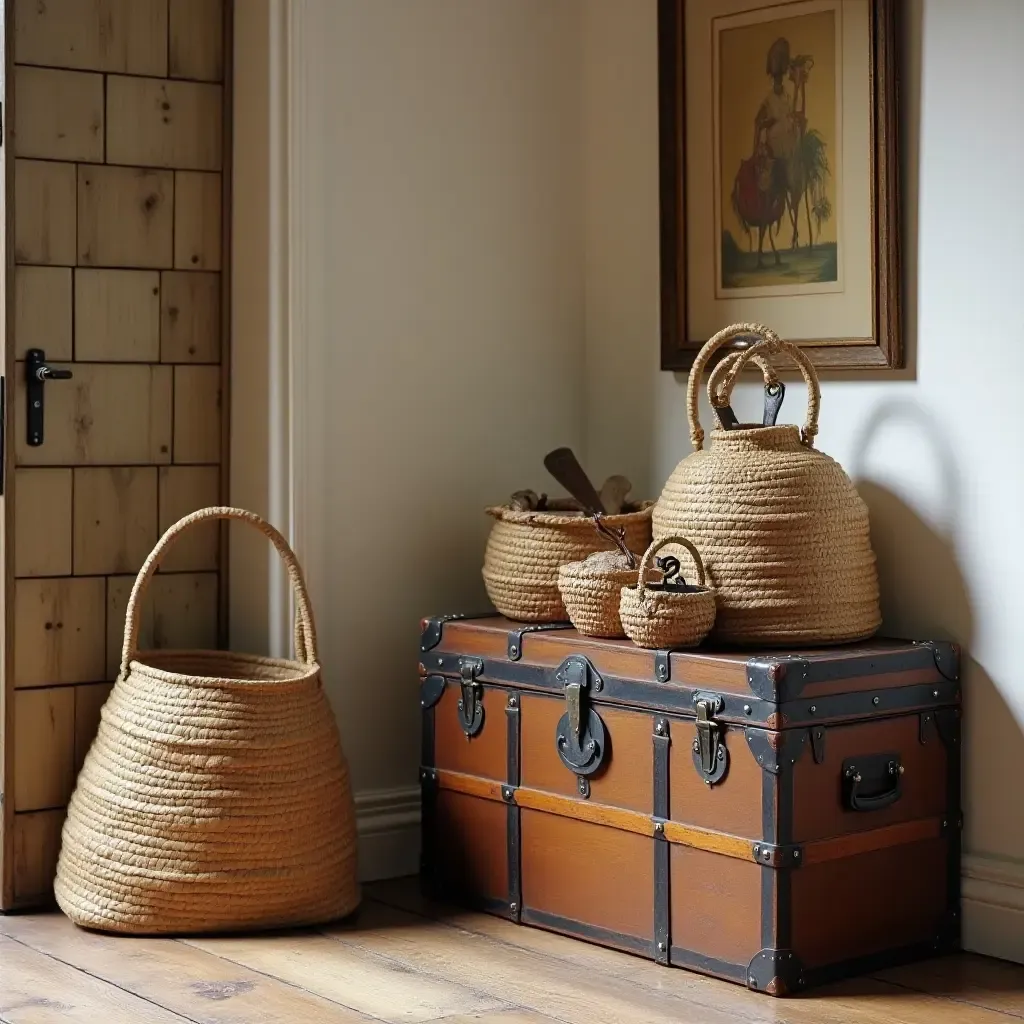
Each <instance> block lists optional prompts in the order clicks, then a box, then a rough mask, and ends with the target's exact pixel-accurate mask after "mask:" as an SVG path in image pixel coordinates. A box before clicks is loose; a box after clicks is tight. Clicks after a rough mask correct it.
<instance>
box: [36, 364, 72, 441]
mask: <svg viewBox="0 0 1024 1024" xmlns="http://www.w3.org/2000/svg"><path fill="white" fill-rule="evenodd" d="M70 379H71V371H70V370H57V369H55V368H54V367H52V366H50V365H48V364H47V362H46V353H45V352H44V351H43V350H42V349H41V348H30V349H29V350H28V351H27V352H26V353H25V390H26V392H27V394H26V398H27V401H26V403H25V407H26V412H27V414H28V430H27V435H26V437H27V440H28V443H29V445H30V447H32V448H37V447H38V446H39V445H41V444H42V443H43V382H44V381H48V380H70Z"/></svg>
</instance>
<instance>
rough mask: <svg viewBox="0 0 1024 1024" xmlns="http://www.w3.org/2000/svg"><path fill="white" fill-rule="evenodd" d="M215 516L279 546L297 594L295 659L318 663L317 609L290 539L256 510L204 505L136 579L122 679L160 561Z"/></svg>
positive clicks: (176, 528)
mask: <svg viewBox="0 0 1024 1024" xmlns="http://www.w3.org/2000/svg"><path fill="white" fill-rule="evenodd" d="M211 519H238V520H240V521H241V522H243V523H249V525H250V526H255V527H256V529H257V530H259V531H260V533H262V534H263V535H264V536H265V537H267V538H269V539H270V541H271V543H272V544H273V545H274V547H275V548H277V551H278V554H279V555H280V556H281V559H282V560H283V561H284V564H285V568H286V569H287V570H288V579H289V580H290V582H291V585H292V592H293V593H294V595H295V659H296V661H301V662H303V663H304V664H306V665H315V664H316V663H317V646H316V625H315V623H314V621H313V611H312V609H311V608H310V604H309V593H308V592H307V590H306V581H305V579H304V578H303V575H302V569H301V568H300V566H299V562H298V559H297V558H296V557H295V552H294V551H292V549H291V547H290V546H289V544H288V541H286V540H285V539H284V537H283V536H282V535H281V533H280V532H279V531H278V530H276V529H275V528H274V527H273V526H271V525H270V523H268V522H267V521H266V520H265V519H262V518H261V517H260V516H258V515H256V513H255V512H247V511H246V510H245V509H240V508H226V507H221V506H217V507H213V508H203V509H200V510H199V511H198V512H191V513H189V515H187V516H185V517H184V518H183V519H179V520H178V522H176V523H175V524H174V525H173V526H171V527H169V528H168V529H167V531H166V532H165V533H164V535H163V536H162V537H161V538H160V539H159V540H158V541H157V542H156V547H154V548H153V550H152V551H151V552H150V553H149V557H148V558H147V559H146V561H145V562H144V563H143V565H142V568H141V569H140V570H139V574H138V576H137V577H136V578H135V585H134V586H133V587H132V593H131V597H129V598H128V610H127V612H126V613H125V620H124V645H123V647H122V649H121V678H126V677H127V675H128V671H129V669H130V667H131V662H132V659H133V658H134V657H135V655H136V654H137V653H138V642H139V604H140V602H141V601H142V598H143V597H144V596H145V593H146V589H147V588H148V586H149V581H150V579H152V577H153V574H154V573H155V572H156V570H157V567H158V566H159V564H160V560H161V559H162V558H163V556H164V555H165V554H166V553H167V551H168V549H169V548H171V547H172V546H173V544H174V542H175V541H176V540H177V539H178V538H179V537H180V536H181V535H182V534H183V533H184V532H185V531H186V530H188V529H189V528H190V527H192V526H195V525H196V524H197V523H202V522H206V521H207V520H211Z"/></svg>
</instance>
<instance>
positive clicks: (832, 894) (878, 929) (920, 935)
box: [792, 839, 948, 968]
mask: <svg viewBox="0 0 1024 1024" xmlns="http://www.w3.org/2000/svg"><path fill="white" fill-rule="evenodd" d="M947 844H948V841H947V840H946V839H931V840H928V841H926V842H922V843H907V844H905V845H902V846H892V847H889V848H888V849H885V850H876V851H874V852H872V853H866V854H862V855H861V856H859V857H849V858H846V859H844V860H834V861H829V862H828V863H825V864H805V865H804V866H803V867H801V868H798V869H796V870H794V871H793V872H792V900H793V903H792V908H793V910H792V913H793V932H792V935H793V949H794V951H795V952H796V955H797V956H798V957H799V959H800V962H801V963H802V964H803V966H804V967H805V968H811V967H820V966H823V965H825V964H831V963H836V962H838V961H840V960H851V959H854V958H856V957H860V956H866V955H868V954H870V953H876V952H878V951H880V950H884V949H898V948H900V947H903V946H910V945H913V944H915V943H919V942H926V941H929V940H931V939H933V938H935V936H936V935H937V933H938V931H939V927H940V924H941V922H942V918H943V914H944V911H945V909H946V870H947V859H946V855H947Z"/></svg>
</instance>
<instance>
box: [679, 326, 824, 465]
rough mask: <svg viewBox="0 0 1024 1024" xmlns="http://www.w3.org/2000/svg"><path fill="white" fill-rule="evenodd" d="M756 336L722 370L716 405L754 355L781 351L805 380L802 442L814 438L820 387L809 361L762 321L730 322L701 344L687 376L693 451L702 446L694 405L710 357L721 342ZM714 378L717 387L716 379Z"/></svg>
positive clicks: (722, 402) (728, 393) (722, 401)
mask: <svg viewBox="0 0 1024 1024" xmlns="http://www.w3.org/2000/svg"><path fill="white" fill-rule="evenodd" d="M752 334H753V335H756V336H757V337H759V338H760V339H761V340H760V341H758V342H756V343H755V344H753V345H751V346H750V348H748V349H745V350H744V351H742V352H740V353H738V354H737V355H736V357H735V358H734V360H733V361H732V363H731V365H730V366H729V369H728V370H724V371H722V372H723V379H722V386H721V391H720V392H719V393H718V394H717V395H713V400H714V401H715V404H716V405H728V403H729V398H730V396H731V395H732V389H733V386H734V384H735V382H736V377H737V376H738V374H739V373H740V372H741V371H742V369H743V367H744V366H746V364H747V363H748V362H749V361H750V360H752V359H754V357H755V356H759V357H767V356H771V355H773V354H774V353H776V352H785V353H786V355H788V356H789V357H790V358H791V359H792V360H793V361H794V362H795V363H796V364H797V366H799V367H800V372H801V373H802V374H803V377H804V380H805V381H806V382H807V420H806V422H805V423H804V426H803V430H802V438H803V442H804V444H806V445H807V446H808V447H811V446H812V445H813V444H814V438H815V436H816V435H817V433H818V411H819V409H820V407H821V388H820V387H819V385H818V375H817V373H815V371H814V367H813V366H812V365H811V362H810V360H809V359H808V358H807V356H806V355H804V353H803V352H802V351H801V350H800V349H799V348H797V346H796V345H793V344H791V343H790V342H788V341H783V340H782V339H781V338H780V337H779V336H778V335H777V334H776V333H775V332H774V331H773V330H772V329H771V328H770V327H765V326H764V325H763V324H733V325H732V326H731V327H726V328H725V329H724V330H721V331H719V332H718V333H717V334H716V335H715V336H714V337H713V338H710V339H709V340H708V341H707V343H706V344H705V345H704V347H703V348H702V349H701V350H700V352H698V353H697V358H696V359H695V360H694V362H693V367H692V368H691V370H690V379H689V381H688V382H687V386H686V403H687V413H688V415H689V420H690V440H691V442H692V443H693V447H694V450H695V451H700V450H701V448H703V447H704V429H703V428H702V427H701V425H700V410H699V407H698V394H699V389H700V380H701V377H702V376H703V374H704V369H705V368H706V367H707V365H708V362H709V361H710V360H711V357H712V356H713V355H714V354H715V352H717V351H718V349H720V348H721V347H722V346H723V345H725V344H727V343H728V342H730V341H732V340H733V338H739V337H749V336H750V335H752ZM718 379H719V378H717V377H716V378H715V383H716V387H717V381H718Z"/></svg>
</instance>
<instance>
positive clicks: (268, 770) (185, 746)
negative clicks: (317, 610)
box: [55, 508, 359, 934]
mask: <svg viewBox="0 0 1024 1024" xmlns="http://www.w3.org/2000/svg"><path fill="white" fill-rule="evenodd" d="M212 519H235V520H240V521H242V522H246V523H249V524H251V525H252V526H255V527H256V528H257V529H258V530H260V531H261V532H262V533H263V534H264V535H265V536H267V537H268V538H269V539H270V540H271V541H272V542H273V544H274V546H275V547H276V548H277V550H278V552H279V553H280V555H281V557H282V559H283V560H284V563H285V566H286V567H287V570H288V576H289V579H290V581H291V585H292V589H293V591H294V594H295V605H296V623H295V659H294V660H286V659H281V658H265V657H260V656H257V655H252V654H232V653H228V652H224V651H149V652H139V651H138V649H137V646H138V637H139V617H140V602H141V601H142V599H143V597H144V596H145V592H146V589H147V586H148V584H149V581H150V579H151V577H152V575H153V573H154V572H155V571H156V568H157V564H158V563H159V561H160V558H161V557H162V556H163V555H164V553H165V552H166V550H167V548H168V547H169V546H170V545H171V544H172V543H173V542H174V541H175V539H176V538H178V537H179V536H181V534H182V533H183V532H184V531H186V530H187V529H188V528H189V527H191V526H193V525H195V524H197V523H201V522H206V521H208V520H212ZM55 891H56V896H57V902H58V903H59V905H60V907H61V909H62V910H63V911H64V912H65V913H66V914H67V915H68V917H70V918H71V920H72V921H74V922H76V923H77V924H80V925H84V926H87V927H89V928H95V929H99V930H103V931H111V932H127V933H135V934H173V933H178V934H182V933H197V932H222V931H236V930H241V929H258V928H272V927H284V926H291V925H303V924H314V923H319V922H324V921H328V920H332V919H335V918H340V917H344V916H346V915H348V914H349V913H350V912H352V911H353V910H355V908H356V906H357V905H358V903H359V887H358V884H357V881H356V833H355V808H354V805H353V800H352V792H351V787H350V783H349V772H348V765H347V763H346V760H345V757H344V754H343V753H342V749H341V743H340V741H339V737H338V730H337V727H336V724H335V720H334V716H333V714H332V713H331V709H330V707H329V705H328V703H327V699H326V697H325V695H324V692H323V687H322V685H321V681H320V666H319V664H318V663H317V645H316V630H315V627H314V623H313V614H312V611H311V609H310V606H309V598H308V595H307V592H306V585H305V582H304V580H303V575H302V570H301V569H300V568H299V565H298V562H297V561H296V559H295V555H294V553H293V552H292V550H291V548H290V547H289V546H288V544H287V542H286V541H285V539H284V537H282V536H281V534H280V533H279V532H278V531H277V530H275V529H274V528H273V527H272V526H271V525H270V524H268V523H266V522H264V521H263V520H262V519H261V518H259V516H256V515H254V514H252V513H250V512H245V511H242V510H239V509H232V508H208V509H203V510H201V511H199V512H194V513H192V514H191V515H188V516H186V517H185V518H184V519H182V520H181V521H180V522H178V523H177V524H175V525H174V526H172V527H171V528H170V529H169V530H168V531H167V532H166V533H165V534H164V535H163V537H162V538H161V539H160V541H159V542H158V543H157V545H156V547H155V548H154V549H153V552H152V553H151V554H150V556H149V557H148V558H147V559H146V562H145V564H144V565H143V566H142V569H141V571H140V572H139V575H138V578H137V579H136V581H135V586H134V588H133V589H132V593H131V597H130V599H129V601H128V611H127V615H126V619H125V631H124V648H123V657H122V662H121V672H120V675H119V676H118V679H117V682H116V683H115V684H114V688H113V690H112V692H111V694H110V697H109V698H108V700H107V702H106V704H105V705H104V707H103V711H102V716H101V722H100V727H99V732H98V734H97V736H96V739H95V741H94V742H93V744H92V747H91V748H90V750H89V753H88V756H87V757H86V759H85V764H84V766H83V768H82V771H81V774H80V775H79V777H78V782H77V785H76V788H75V792H74V794H73V796H72V798H71V803H70V807H69V808H68V816H67V821H66V823H65V825H64V832H63V844H62V847H61V852H60V860H59V863H58V866H57V878H56V882H55Z"/></svg>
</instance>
